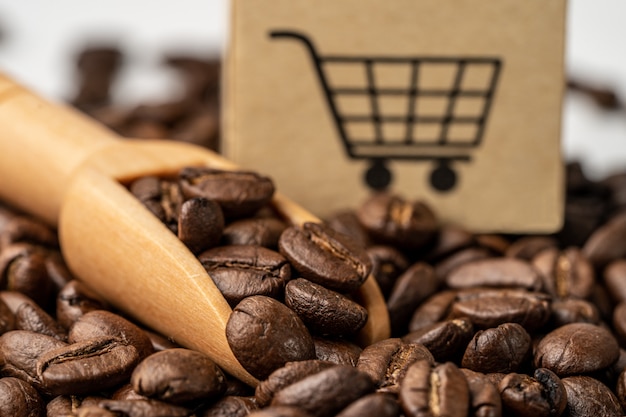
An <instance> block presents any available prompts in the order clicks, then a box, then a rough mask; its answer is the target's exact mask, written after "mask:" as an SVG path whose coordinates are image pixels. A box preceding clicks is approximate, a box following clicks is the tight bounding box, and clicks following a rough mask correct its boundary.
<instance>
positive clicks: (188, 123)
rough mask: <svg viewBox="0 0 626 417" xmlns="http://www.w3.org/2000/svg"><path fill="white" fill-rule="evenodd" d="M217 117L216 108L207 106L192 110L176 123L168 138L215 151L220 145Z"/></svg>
mask: <svg viewBox="0 0 626 417" xmlns="http://www.w3.org/2000/svg"><path fill="white" fill-rule="evenodd" d="M203 107H204V106H203ZM219 118H220V116H219V113H218V111H217V109H214V108H211V107H208V106H207V108H206V109H205V108H202V109H201V110H200V111H194V112H193V113H192V114H189V115H188V116H187V117H185V118H184V119H182V120H180V122H178V123H177V124H176V126H175V127H174V128H173V129H172V130H171V131H170V133H169V138H170V139H172V140H177V141H181V142H186V143H191V144H194V145H198V146H203V147H205V148H209V149H212V150H215V151H217V150H218V149H219V146H220V141H219V139H220V138H219V133H220V132H219V123H220V121H219Z"/></svg>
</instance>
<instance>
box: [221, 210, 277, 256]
mask: <svg viewBox="0 0 626 417" xmlns="http://www.w3.org/2000/svg"><path fill="white" fill-rule="evenodd" d="M286 228H287V224H285V222H283V221H281V220H278V219H275V218H271V217H270V218H259V219H242V220H237V221H234V222H232V223H230V224H228V225H227V226H226V227H225V228H224V233H223V234H222V244H223V245H255V246H263V247H266V248H268V249H272V250H277V249H278V239H280V235H281V234H282V233H283V231H284V230H285V229H286Z"/></svg>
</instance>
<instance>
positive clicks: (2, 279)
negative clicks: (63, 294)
mask: <svg viewBox="0 0 626 417" xmlns="http://www.w3.org/2000/svg"><path fill="white" fill-rule="evenodd" d="M46 258H47V251H46V250H44V249H42V248H41V247H38V246H33V245H29V244H25V243H15V244H13V245H10V246H7V247H5V248H4V249H3V250H2V252H0V288H2V289H5V290H9V291H19V292H21V293H23V294H24V295H26V296H28V297H29V298H31V299H33V300H34V301H35V302H36V303H37V304H39V305H41V306H47V304H48V302H49V300H50V299H51V296H52V295H53V293H54V284H53V283H52V281H50V279H49V276H48V269H47V266H46Z"/></svg>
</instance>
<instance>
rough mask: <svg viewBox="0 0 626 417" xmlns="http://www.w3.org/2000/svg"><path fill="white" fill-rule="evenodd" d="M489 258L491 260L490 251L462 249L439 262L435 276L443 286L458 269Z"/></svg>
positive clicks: (471, 248)
mask: <svg viewBox="0 0 626 417" xmlns="http://www.w3.org/2000/svg"><path fill="white" fill-rule="evenodd" d="M488 258H491V253H490V252H489V250H488V249H485V248H474V247H470V248H466V249H462V250H460V251H458V252H456V253H454V254H452V255H450V256H448V257H447V258H445V259H443V260H441V261H440V262H438V263H437V264H436V265H435V275H436V276H437V280H438V281H439V282H440V283H441V284H443V283H445V281H446V278H447V277H448V275H450V273H451V272H452V271H453V270H454V269H456V268H457V267H459V266H461V265H463V264H466V263H470V262H473V261H478V260H481V259H488Z"/></svg>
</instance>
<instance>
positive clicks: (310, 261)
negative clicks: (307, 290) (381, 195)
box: [278, 223, 372, 292]
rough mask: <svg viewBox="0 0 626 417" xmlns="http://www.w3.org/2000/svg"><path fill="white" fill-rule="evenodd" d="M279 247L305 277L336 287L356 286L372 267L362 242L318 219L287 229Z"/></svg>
mask: <svg viewBox="0 0 626 417" xmlns="http://www.w3.org/2000/svg"><path fill="white" fill-rule="evenodd" d="M278 247H279V249H280V253H282V254H283V255H284V256H285V257H286V258H287V259H288V260H289V262H291V265H292V266H293V267H294V268H295V269H296V270H297V271H298V272H299V273H300V274H301V276H302V278H306V279H308V280H309V281H312V282H315V283H316V284H319V285H323V286H324V287H327V288H329V289H332V290H335V291H340V292H348V291H353V290H355V289H357V288H358V287H360V286H361V284H363V283H364V282H365V280H366V279H367V277H368V276H369V274H370V272H371V270H372V263H371V262H370V260H369V257H368V256H367V252H365V248H364V247H363V246H361V245H360V244H359V243H358V242H356V241H355V240H353V239H352V238H350V237H349V236H346V235H342V234H340V233H338V232H336V231H334V230H333V229H331V228H329V227H328V226H323V225H321V224H317V223H304V224H303V225H302V227H296V226H293V227H289V228H287V229H285V231H284V232H283V234H282V235H281V236H280V240H279V242H278Z"/></svg>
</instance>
